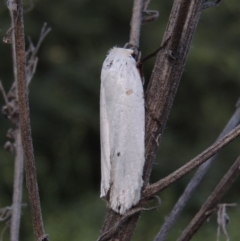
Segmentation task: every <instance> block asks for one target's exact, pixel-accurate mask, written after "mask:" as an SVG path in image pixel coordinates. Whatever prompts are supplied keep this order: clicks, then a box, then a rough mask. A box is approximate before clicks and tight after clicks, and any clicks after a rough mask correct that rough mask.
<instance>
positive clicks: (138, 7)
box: [129, 0, 143, 49]
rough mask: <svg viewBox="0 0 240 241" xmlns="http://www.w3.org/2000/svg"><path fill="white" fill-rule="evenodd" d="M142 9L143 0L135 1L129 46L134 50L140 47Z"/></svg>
mask: <svg viewBox="0 0 240 241" xmlns="http://www.w3.org/2000/svg"><path fill="white" fill-rule="evenodd" d="M142 8H143V0H134V3H133V13H132V20H131V24H130V25H131V30H130V38H129V45H130V46H132V47H133V48H134V49H135V48H136V49H138V47H139V39H140V31H141V23H142Z"/></svg>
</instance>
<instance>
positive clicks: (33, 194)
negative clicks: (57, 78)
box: [13, 0, 48, 241]
mask: <svg viewBox="0 0 240 241" xmlns="http://www.w3.org/2000/svg"><path fill="white" fill-rule="evenodd" d="M15 3H16V4H17V11H13V16H14V23H15V24H16V25H15V31H14V32H15V38H16V59H17V81H18V101H19V117H20V127H21V137H22V144H23V150H24V157H25V172H26V183H27V188H28V196H29V201H30V206H31V215H32V222H33V229H34V235H35V239H36V240H37V241H43V240H48V238H47V236H46V234H45V231H44V227H43V221H42V212H41V206H40V198H39V192H38V184H37V174H36V168H35V161H34V153H33V145H32V136H31V126H30V117H29V103H28V88H27V82H26V79H27V78H26V66H25V63H26V59H25V42H24V30H23V29H24V28H23V26H24V25H23V8H22V1H21V0H15Z"/></svg>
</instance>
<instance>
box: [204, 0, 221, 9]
mask: <svg viewBox="0 0 240 241" xmlns="http://www.w3.org/2000/svg"><path fill="white" fill-rule="evenodd" d="M221 1H222V0H216V1H214V2H211V1H208V0H207V1H206V2H205V3H204V4H203V9H207V8H212V7H216V6H217V5H218V4H219V3H220V2H221Z"/></svg>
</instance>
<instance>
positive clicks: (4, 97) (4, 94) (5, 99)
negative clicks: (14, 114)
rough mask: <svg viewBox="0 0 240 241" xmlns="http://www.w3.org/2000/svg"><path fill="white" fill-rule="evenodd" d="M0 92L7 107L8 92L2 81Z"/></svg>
mask: <svg viewBox="0 0 240 241" xmlns="http://www.w3.org/2000/svg"><path fill="white" fill-rule="evenodd" d="M0 92H1V93H2V96H3V100H4V102H5V104H6V105H7V104H8V98H7V94H6V91H5V90H4V87H3V85H2V81H1V80H0Z"/></svg>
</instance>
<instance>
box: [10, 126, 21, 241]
mask: <svg viewBox="0 0 240 241" xmlns="http://www.w3.org/2000/svg"><path fill="white" fill-rule="evenodd" d="M15 153H16V155H15V166H14V187H13V203H12V218H11V226H10V241H18V240H19V229H20V220H21V208H22V188H23V168H24V164H23V163H24V160H23V148H22V141H21V133H20V129H19V128H17V129H16V131H15Z"/></svg>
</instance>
